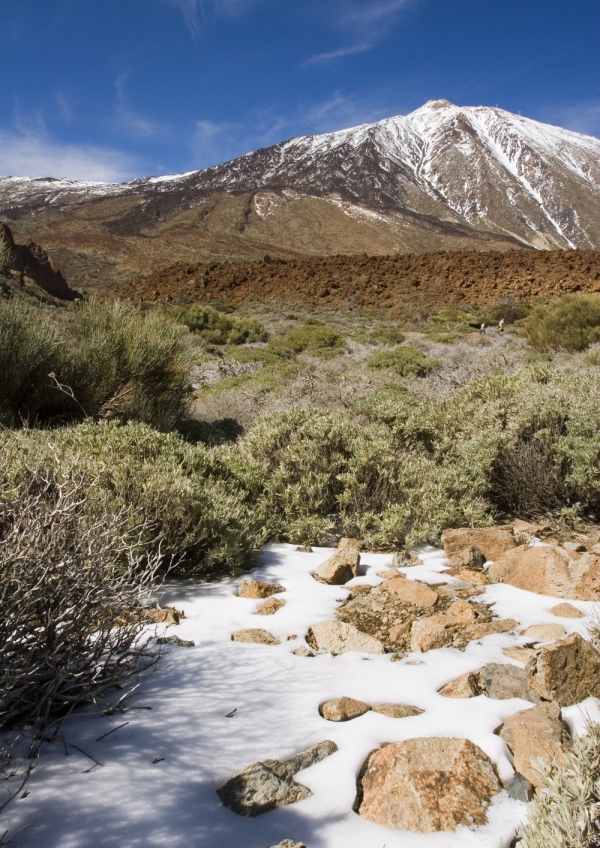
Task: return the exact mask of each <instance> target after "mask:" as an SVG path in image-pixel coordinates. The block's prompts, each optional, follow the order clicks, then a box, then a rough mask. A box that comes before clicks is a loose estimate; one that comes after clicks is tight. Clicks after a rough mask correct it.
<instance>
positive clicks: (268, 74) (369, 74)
mask: <svg viewBox="0 0 600 848" xmlns="http://www.w3.org/2000/svg"><path fill="white" fill-rule="evenodd" d="M2 13H3V14H2V26H1V27H0V48H1V51H2V58H3V62H2V86H1V94H0V174H19V175H25V174H26V175H28V176H32V177H40V176H55V177H61V176H67V177H73V178H77V179H97V180H118V181H120V180H124V179H128V178H132V177H135V176H146V175H151V174H164V173H177V172H181V171H189V170H193V169H196V168H203V167H207V166H209V165H213V164H216V163H218V162H223V161H226V160H228V159H231V158H234V157H235V156H239V155H240V154H242V153H244V152H247V151H249V150H254V149H256V148H258V147H264V146H266V145H269V144H274V143H275V142H277V141H281V140H283V139H286V138H290V137H292V136H295V135H305V134H311V133H320V132H327V131H331V130H336V129H342V128H344V127H348V126H353V125H355V124H359V123H365V122H368V121H376V120H378V119H380V118H383V117H389V116H391V115H398V114H406V113H408V112H410V111H412V110H413V109H416V108H418V107H419V106H420V105H422V104H423V103H424V102H425V101H427V100H430V99H437V98H442V97H443V98H446V99H448V100H451V101H452V102H453V103H456V104H459V105H465V106H467V105H482V104H485V105H491V106H495V105H498V106H500V107H501V108H504V109H508V110H510V111H512V112H519V111H520V112H521V113H522V114H523V115H527V116H528V117H531V118H535V119H536V120H541V121H546V122H548V123H555V124H559V125H561V126H566V127H568V128H570V129H574V130H577V131H580V132H586V133H589V134H593V135H600V49H599V48H600V0H568V2H567V1H566V0H503V2H502V3H498V2H495V1H494V2H493V1H492V0H2Z"/></svg>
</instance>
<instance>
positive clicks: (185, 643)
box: [156, 636, 196, 648]
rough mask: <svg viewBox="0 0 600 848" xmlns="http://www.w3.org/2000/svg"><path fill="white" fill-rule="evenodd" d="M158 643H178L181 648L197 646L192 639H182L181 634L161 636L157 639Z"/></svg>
mask: <svg viewBox="0 0 600 848" xmlns="http://www.w3.org/2000/svg"><path fill="white" fill-rule="evenodd" d="M156 644H157V645H177V646H178V647H179V648H195V647H196V643H195V642H194V641H193V640H192V639H180V638H179V636H161V637H160V638H158V639H157V640H156Z"/></svg>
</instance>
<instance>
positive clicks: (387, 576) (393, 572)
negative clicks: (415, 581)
mask: <svg viewBox="0 0 600 848" xmlns="http://www.w3.org/2000/svg"><path fill="white" fill-rule="evenodd" d="M377 576H378V577H382V578H383V579H384V580H391V579H392V578H393V577H405V576H406V575H404V574H403V573H402V572H401V571H399V570H398V569H397V568H387V569H386V570H385V571H378V572H377Z"/></svg>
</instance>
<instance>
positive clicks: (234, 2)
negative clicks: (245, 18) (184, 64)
mask: <svg viewBox="0 0 600 848" xmlns="http://www.w3.org/2000/svg"><path fill="white" fill-rule="evenodd" d="M166 2H167V3H169V4H170V5H171V6H174V7H175V8H176V9H179V11H180V12H181V14H182V15H183V19H184V21H185V25H186V27H187V28H188V31H189V33H190V35H192V36H193V37H194V38H196V37H197V36H198V35H199V34H200V30H201V25H200V21H201V18H202V17H203V16H204V15H206V14H207V13H208V11H209V9H211V10H214V11H215V12H217V13H220V14H224V15H233V14H238V13H239V12H242V11H243V10H244V9H246V8H247V7H248V6H252V5H255V4H256V3H258V2H260V0H166Z"/></svg>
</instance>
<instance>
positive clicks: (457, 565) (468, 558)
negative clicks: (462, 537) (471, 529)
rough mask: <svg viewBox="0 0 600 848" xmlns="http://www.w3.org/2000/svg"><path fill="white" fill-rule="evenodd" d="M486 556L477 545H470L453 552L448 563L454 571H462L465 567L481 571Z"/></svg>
mask: <svg viewBox="0 0 600 848" xmlns="http://www.w3.org/2000/svg"><path fill="white" fill-rule="evenodd" d="M485 561H486V557H485V556H484V555H483V553H482V552H481V551H480V550H479V548H478V547H476V546H475V545H469V547H466V548H464V549H463V550H461V551H459V552H458V553H456V554H453V555H452V556H451V557H450V559H449V561H448V565H449V566H450V568H451V569H452V570H453V571H454V570H455V571H461V570H462V569H463V568H468V569H471V570H473V571H481V569H482V568H483V564H484V562H485Z"/></svg>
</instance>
